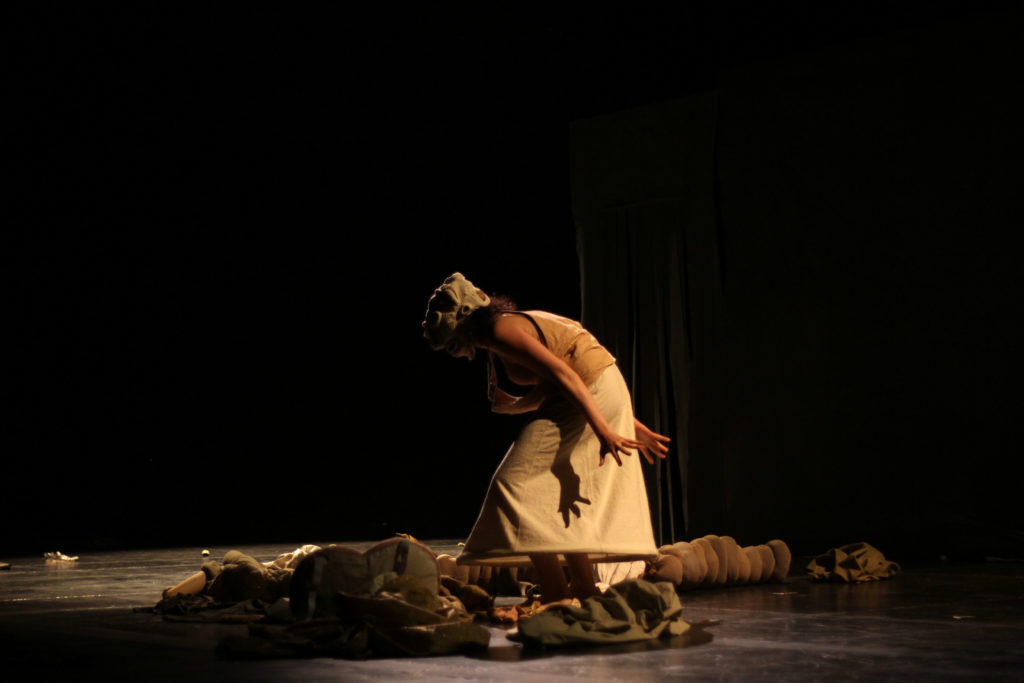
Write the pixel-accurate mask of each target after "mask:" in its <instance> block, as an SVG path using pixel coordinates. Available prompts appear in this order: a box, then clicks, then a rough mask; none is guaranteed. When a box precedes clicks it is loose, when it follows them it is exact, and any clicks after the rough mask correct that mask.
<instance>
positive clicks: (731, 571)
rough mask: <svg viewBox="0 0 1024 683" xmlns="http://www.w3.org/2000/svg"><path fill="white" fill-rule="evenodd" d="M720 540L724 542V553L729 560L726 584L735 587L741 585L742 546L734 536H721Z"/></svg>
mask: <svg viewBox="0 0 1024 683" xmlns="http://www.w3.org/2000/svg"><path fill="white" fill-rule="evenodd" d="M719 539H720V540H721V542H722V551H723V552H724V553H725V555H726V557H727V558H728V562H727V563H726V576H725V584H726V585H727V586H735V585H737V584H738V583H740V575H741V569H740V562H741V560H740V546H739V544H738V543H737V542H736V539H734V538H733V537H732V536H719Z"/></svg>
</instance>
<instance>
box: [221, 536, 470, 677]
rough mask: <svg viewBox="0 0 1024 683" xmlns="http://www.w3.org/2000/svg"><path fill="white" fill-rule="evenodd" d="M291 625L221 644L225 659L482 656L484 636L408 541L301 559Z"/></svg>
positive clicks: (424, 552)
mask: <svg viewBox="0 0 1024 683" xmlns="http://www.w3.org/2000/svg"><path fill="white" fill-rule="evenodd" d="M291 588H292V595H291V608H292V614H293V616H294V618H295V623H293V624H291V625H289V626H285V627H272V626H263V625H260V626H258V627H256V628H253V629H251V630H250V635H249V637H247V638H226V639H225V640H223V641H222V642H221V644H220V645H219V646H218V649H217V653H218V655H219V656H221V657H225V658H230V659H254V658H255V659H259V658H275V657H309V656H333V657H347V658H366V657H374V656H426V655H442V654H453V653H456V652H469V651H474V650H480V649H486V648H487V644H488V642H489V641H490V634H489V633H488V631H487V630H486V629H485V628H483V627H481V626H478V625H476V624H473V623H471V619H472V617H471V616H470V615H469V613H468V612H467V611H466V609H465V607H464V606H463V604H462V603H461V601H459V600H458V599H457V598H456V597H454V596H452V595H451V594H450V593H449V592H448V591H447V590H446V589H445V588H444V587H443V586H442V585H441V582H440V576H439V572H438V566H437V560H436V558H435V556H434V553H433V551H431V550H430V548H428V547H427V546H425V545H423V544H422V543H419V542H417V541H415V540H411V539H408V538H393V539H389V540H387V541H382V542H381V543H378V544H376V545H374V546H373V547H371V548H369V549H368V550H366V551H365V552H360V551H358V550H355V549H353V548H347V547H343V546H328V547H326V548H322V549H321V550H318V551H316V552H314V553H312V554H310V555H309V556H308V557H306V558H305V559H303V560H302V561H301V562H300V563H299V565H298V566H297V567H296V569H295V575H294V577H293V579H292V586H291Z"/></svg>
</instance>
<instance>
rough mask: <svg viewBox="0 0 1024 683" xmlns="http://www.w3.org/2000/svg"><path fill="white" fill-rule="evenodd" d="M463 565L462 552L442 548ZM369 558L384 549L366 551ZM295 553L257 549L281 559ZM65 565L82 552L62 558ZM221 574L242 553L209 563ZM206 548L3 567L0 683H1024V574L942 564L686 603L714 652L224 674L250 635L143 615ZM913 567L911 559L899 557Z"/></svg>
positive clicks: (994, 566) (303, 666) (492, 653)
mask: <svg viewBox="0 0 1024 683" xmlns="http://www.w3.org/2000/svg"><path fill="white" fill-rule="evenodd" d="M427 543H428V545H430V546H431V547H432V548H434V549H435V550H436V551H437V552H452V553H453V554H454V553H455V552H457V549H456V547H455V544H454V542H453V541H432V542H430V541H428V542H427ZM350 545H354V546H356V547H364V548H365V547H368V546H369V545H371V544H370V543H353V544H350ZM294 547H295V546H288V547H285V546H269V545H262V546H243V547H241V548H240V549H241V550H244V551H246V552H248V553H250V554H251V555H253V556H254V557H256V558H257V559H259V560H270V559H273V558H274V557H276V556H277V555H278V554H279V553H281V552H287V551H290V550H292V549H294ZM61 550H66V551H67V550H73V549H71V548H61ZM209 550H210V551H211V556H212V557H214V558H217V559H219V558H220V557H223V554H224V552H225V551H226V550H228V548H210V549H209ZM199 553H200V549H199V548H187V549H167V550H141V551H124V552H110V553H95V554H88V555H83V556H82V557H81V558H80V559H79V560H78V561H77V562H75V563H73V564H48V563H46V562H45V561H44V560H43V558H42V557H29V558H18V557H14V558H11V557H0V562H9V563H10V564H11V565H12V568H11V569H10V570H9V571H0V663H2V667H0V678H2V679H3V680H26V679H28V677H30V676H33V677H42V678H44V679H45V680H59V679H60V678H62V677H67V678H68V679H70V680H76V681H80V680H118V681H121V680H131V681H154V680H199V681H206V680H211V681H212V680H218V681H264V680H265V681H275V682H279V681H292V680H295V681H298V680H302V681H319V680H343V681H377V680H395V679H403V678H416V679H420V680H423V679H426V680H445V681H448V680H488V681H493V680H516V681H558V680H577V679H584V678H589V679H629V680H630V681H634V682H639V681H647V680H651V681H654V680H658V681H661V680H666V679H670V678H671V679H681V678H691V679H694V680H710V679H724V680H743V681H749V680H787V681H793V680H828V679H835V678H838V679H844V680H848V679H865V680H908V681H921V680H928V681H934V680H951V679H968V678H972V679H973V678H984V679H986V680H1021V679H1022V678H1024V565H1022V564H1020V563H985V564H980V563H979V564H956V563H938V562H936V563H934V564H927V565H924V564H922V565H910V566H905V567H904V573H903V574H902V575H900V576H899V577H897V578H895V579H891V580H888V581H882V582H878V583H872V584H863V585H856V586H848V585H836V584H813V583H811V582H810V581H809V580H807V579H806V578H804V577H802V576H801V575H800V571H801V569H800V568H801V567H802V566H803V565H802V563H801V562H800V561H799V560H798V561H795V562H794V576H792V577H791V578H790V579H789V581H787V582H786V583H785V584H762V585H757V586H746V587H738V588H723V589H715V590H699V591H691V592H688V593H684V594H683V596H682V598H683V603H684V605H685V607H686V614H685V618H686V619H687V621H689V622H690V623H697V624H701V625H702V626H701V628H702V630H703V631H706V632H707V633H708V634H710V635H711V640H710V641H709V642H704V643H701V644H692V643H688V642H686V641H682V640H678V641H674V642H673V641H660V642H658V643H654V644H650V643H644V644H637V645H632V646H616V647H614V648H611V647H608V648H590V649H586V650H572V651H560V650H557V649H556V650H551V651H549V652H547V653H534V652H531V651H524V650H523V649H522V648H521V646H519V645H517V644H515V643H512V642H511V641H508V640H507V639H506V638H505V632H504V631H503V630H502V629H499V628H492V629H491V647H490V650H489V651H488V653H487V654H486V655H483V656H478V657H466V656H455V657H437V658H429V659H384V660H369V661H346V660H335V659H304V660H273V661H259V662H245V661H242V662H238V661H221V660H219V659H217V658H216V657H215V656H214V653H213V650H214V647H215V646H216V644H217V642H218V641H219V639H220V638H221V637H222V636H224V635H228V634H236V635H244V634H245V632H246V626H244V625H225V624H195V623H176V622H167V621H164V620H163V619H162V618H161V617H160V616H158V615H154V614H147V613H137V612H134V611H132V608H134V607H144V606H152V605H153V604H155V603H156V601H157V600H158V599H159V595H160V591H161V590H162V589H163V588H164V587H165V586H168V585H171V584H173V583H176V582H177V581H179V580H180V579H182V578H184V577H185V576H187V575H189V574H190V573H192V572H194V571H196V570H197V569H198V567H199V565H200V563H201V557H200V554H199ZM896 559H898V558H896Z"/></svg>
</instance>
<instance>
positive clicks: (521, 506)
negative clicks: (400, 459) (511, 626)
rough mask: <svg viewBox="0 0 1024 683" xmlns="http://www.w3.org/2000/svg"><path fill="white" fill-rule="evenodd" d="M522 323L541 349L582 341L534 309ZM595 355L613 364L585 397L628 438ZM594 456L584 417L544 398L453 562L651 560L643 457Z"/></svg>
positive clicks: (617, 382) (621, 394)
mask: <svg viewBox="0 0 1024 683" xmlns="http://www.w3.org/2000/svg"><path fill="white" fill-rule="evenodd" d="M527 317H530V318H531V319H532V320H534V322H535V324H537V325H538V328H539V329H540V330H541V332H542V336H543V339H542V341H544V343H545V344H546V345H547V346H548V348H552V345H553V344H552V342H549V341H548V340H549V339H552V340H554V339H557V338H566V339H568V338H575V339H576V340H577V342H582V341H583V339H582V338H581V337H580V336H579V335H578V334H577V333H576V332H575V331H571V330H563V331H564V332H566V334H561V333H560V331H559V329H556V328H554V327H553V326H556V325H557V326H564V325H570V324H571V326H574V329H575V328H578V329H580V330H582V328H580V327H579V323H575V322H574V321H570V320H566V319H559V318H557V316H549V317H548V318H541V316H539V315H536V314H535V313H534V312H530V313H528V314H527ZM562 321H564V322H562ZM584 333H585V334H586V336H587V337H589V339H593V337H592V336H591V335H590V334H589V333H586V332H585V330H584ZM595 343H596V342H595ZM558 346H562V344H558ZM587 347H588V348H590V349H592V348H593V347H592V346H589V344H588V345H587ZM570 348H571V349H573V350H572V353H576V352H577V351H578V350H579V349H580V348H583V346H581V344H580V343H576V344H575V345H574V344H570V345H569V347H567V348H565V349H560V348H554V349H552V351H553V352H556V355H560V356H562V357H563V358H564V359H566V362H568V363H569V364H570V366H573V365H574V364H575V362H570V361H571V360H574V359H572V358H571V357H570V356H569V355H568V354H569V353H570ZM598 348H601V347H598ZM601 351H603V353H604V355H605V356H606V357H607V358H608V359H610V362H611V363H612V364H611V365H605V367H604V368H603V369H599V370H598V371H597V372H596V373H595V374H596V375H597V377H596V379H595V380H594V381H593V382H592V383H591V384H590V385H589V388H590V391H591V392H592V394H593V396H594V400H595V401H596V402H597V405H598V407H599V409H600V410H601V413H602V414H603V415H604V417H605V419H606V420H607V421H608V424H609V425H610V426H611V428H612V429H613V430H614V431H616V432H617V433H619V434H622V435H623V436H626V437H629V438H633V437H634V434H635V432H634V427H633V408H632V402H631V401H630V397H629V391H628V389H627V388H626V383H625V381H624V380H623V378H622V373H620V372H619V369H618V368H617V367H616V366H615V365H614V359H612V358H611V356H610V355H608V353H607V351H604V349H603V348H601ZM587 355H589V356H591V357H593V356H594V355H595V354H594V352H593V351H592V350H591V351H589V352H588V354H587ZM577 372H579V371H578V370H577ZM600 450H601V449H600V442H599V441H598V439H597V436H596V435H595V434H594V431H593V430H592V429H591V428H590V425H588V424H587V422H586V419H585V418H584V416H583V414H582V412H581V411H580V410H579V409H578V408H577V407H575V406H574V405H573V404H572V403H570V402H569V400H568V399H566V398H565V397H564V396H562V394H561V393H553V394H552V395H550V396H548V398H547V400H546V401H545V402H544V405H543V406H541V408H540V410H538V411H537V412H536V413H535V414H534V418H533V419H532V420H530V421H529V422H528V423H527V424H526V426H525V427H523V430H522V431H521V432H520V433H519V436H518V437H517V438H516V441H515V443H513V444H512V447H511V448H510V449H509V451H508V453H507V454H506V455H505V458H504V460H502V462H501V465H499V467H498V470H497V472H495V473H494V476H493V477H492V479H491V485H490V488H489V490H488V491H487V496H486V498H485V499H484V504H483V508H482V509H481V511H480V515H479V517H478V518H477V521H476V524H475V525H474V527H473V531H472V532H471V533H470V535H469V538H468V539H467V541H466V546H465V548H464V549H463V552H462V554H461V555H460V556H459V558H458V563H459V564H488V565H496V566H515V565H520V564H524V563H528V562H529V555H530V554H532V553H560V554H564V553H585V554H587V555H589V557H590V558H591V559H592V560H593V561H596V562H619V561H626V560H643V559H653V558H655V557H657V548H656V546H655V544H654V533H653V530H652V528H651V518H650V511H649V509H648V506H647V492H646V490H645V488H644V479H643V471H642V469H641V463H640V458H641V457H642V456H641V455H639V454H634V455H632V456H621V457H622V466H621V467H619V466H618V465H617V464H616V463H615V459H614V458H612V457H611V456H610V455H609V456H608V457H607V458H606V460H605V464H604V465H603V466H599V465H598V463H599V461H600Z"/></svg>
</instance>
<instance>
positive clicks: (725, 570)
mask: <svg viewBox="0 0 1024 683" xmlns="http://www.w3.org/2000/svg"><path fill="white" fill-rule="evenodd" d="M704 538H705V540H707V542H708V543H709V544H710V545H711V550H712V552H714V554H715V556H716V557H717V558H718V573H717V574H716V575H715V581H714V585H715V586H724V585H725V584H726V583H727V582H728V580H729V554H728V553H727V552H726V549H725V543H724V542H723V541H722V538H721V537H720V536H716V535H715V534H707V535H706V536H704Z"/></svg>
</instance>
